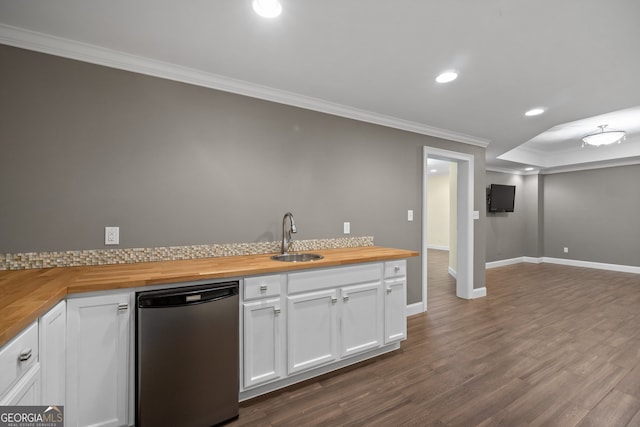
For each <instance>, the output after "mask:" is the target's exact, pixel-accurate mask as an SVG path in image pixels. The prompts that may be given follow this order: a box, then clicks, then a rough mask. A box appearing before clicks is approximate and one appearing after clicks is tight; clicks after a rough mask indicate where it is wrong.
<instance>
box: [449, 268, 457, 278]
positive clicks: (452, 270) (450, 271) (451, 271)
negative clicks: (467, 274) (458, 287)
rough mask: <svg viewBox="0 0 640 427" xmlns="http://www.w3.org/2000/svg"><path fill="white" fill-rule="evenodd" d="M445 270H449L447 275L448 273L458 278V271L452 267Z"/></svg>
mask: <svg viewBox="0 0 640 427" xmlns="http://www.w3.org/2000/svg"><path fill="white" fill-rule="evenodd" d="M447 271H448V272H449V275H450V276H451V277H453V278H454V279H457V278H458V272H457V271H455V270H454V269H453V268H451V267H449V268H448V269H447Z"/></svg>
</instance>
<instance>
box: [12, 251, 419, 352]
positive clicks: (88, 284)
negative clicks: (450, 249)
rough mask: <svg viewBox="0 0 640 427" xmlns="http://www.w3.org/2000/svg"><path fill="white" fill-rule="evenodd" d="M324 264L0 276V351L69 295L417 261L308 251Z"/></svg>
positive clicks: (192, 263) (150, 266)
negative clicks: (316, 269)
mask: <svg viewBox="0 0 640 427" xmlns="http://www.w3.org/2000/svg"><path fill="white" fill-rule="evenodd" d="M309 252H313V253H317V254H320V255H323V256H324V258H323V259H321V260H317V261H309V262H297V263H291V262H281V261H273V260H272V259H270V257H271V255H273V254H263V255H245V256H234V257H219V258H202V259H193V260H184V261H159V262H144V263H133V264H115V265H101V266H88V267H59V268H43V269H32V270H12V271H0V346H2V345H4V344H5V343H7V342H8V341H9V340H11V338H13V337H14V336H16V335H17V334H18V333H19V332H20V331H21V330H23V329H24V328H25V327H27V326H28V325H29V324H30V323H31V322H33V321H34V320H36V319H37V318H38V317H39V316H41V315H43V314H44V313H46V312H47V311H48V310H49V309H50V308H51V307H53V306H54V305H55V304H57V303H58V302H59V301H61V300H62V299H64V298H65V297H66V296H67V295H68V294H75V293H82V292H94V291H106V290H112V289H124V288H137V287H141V286H148V285H158V284H164V283H179V282H190V281H194V280H202V279H219V278H225V277H246V276H253V275H257V274H269V273H280V272H286V271H295V270H304V269H311V268H323V267H332V266H339V265H346V264H356V263H362V262H375V261H386V260H393V259H403V258H411V257H415V256H418V255H419V253H418V252H415V251H408V250H403V249H393V248H383V247H379V246H365V247H359V248H345V249H329V250H318V251H309Z"/></svg>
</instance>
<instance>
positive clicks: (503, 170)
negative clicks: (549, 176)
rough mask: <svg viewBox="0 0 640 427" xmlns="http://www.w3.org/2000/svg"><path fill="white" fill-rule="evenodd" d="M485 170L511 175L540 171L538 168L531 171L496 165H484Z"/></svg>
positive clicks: (533, 173) (534, 173) (537, 172)
mask: <svg viewBox="0 0 640 427" xmlns="http://www.w3.org/2000/svg"><path fill="white" fill-rule="evenodd" d="M485 170H486V171H489V172H498V173H508V174H511V175H538V174H539V173H541V171H540V169H535V170H532V171H522V170H518V169H509V168H501V167H498V166H487V167H485Z"/></svg>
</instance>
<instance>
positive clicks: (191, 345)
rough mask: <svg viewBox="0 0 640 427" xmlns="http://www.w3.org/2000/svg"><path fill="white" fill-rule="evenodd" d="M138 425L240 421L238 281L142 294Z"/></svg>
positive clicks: (191, 426) (200, 426)
mask: <svg viewBox="0 0 640 427" xmlns="http://www.w3.org/2000/svg"><path fill="white" fill-rule="evenodd" d="M136 305H137V311H136V316H137V318H136V320H137V321H136V426H137V427H150V426H153V427H162V426H171V427H175V426H182V427H204V426H212V425H215V424H218V423H220V422H222V421H225V420H228V419H230V418H234V417H237V416H238V406H239V405H238V391H239V373H238V371H239V355H238V352H239V349H238V348H239V342H238V340H239V338H238V336H239V335H238V334H239V330H238V327H239V325H238V282H237V281H232V282H223V283H211V284H205V285H197V286H186V287H181V288H172V289H161V290H155V291H146V292H138V293H136Z"/></svg>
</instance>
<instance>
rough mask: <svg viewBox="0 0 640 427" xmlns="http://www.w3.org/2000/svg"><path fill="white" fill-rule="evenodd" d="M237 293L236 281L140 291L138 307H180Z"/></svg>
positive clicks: (228, 296)
mask: <svg viewBox="0 0 640 427" xmlns="http://www.w3.org/2000/svg"><path fill="white" fill-rule="evenodd" d="M236 295H238V283H237V282H232V283H225V284H221V285H215V286H212V285H209V286H206V285H205V286H190V287H185V288H173V289H169V290H160V291H149V292H141V293H140V294H138V308H160V307H180V306H186V305H195V304H203V303H206V302H211V301H217V300H221V299H225V298H230V297H233V296H236Z"/></svg>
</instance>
